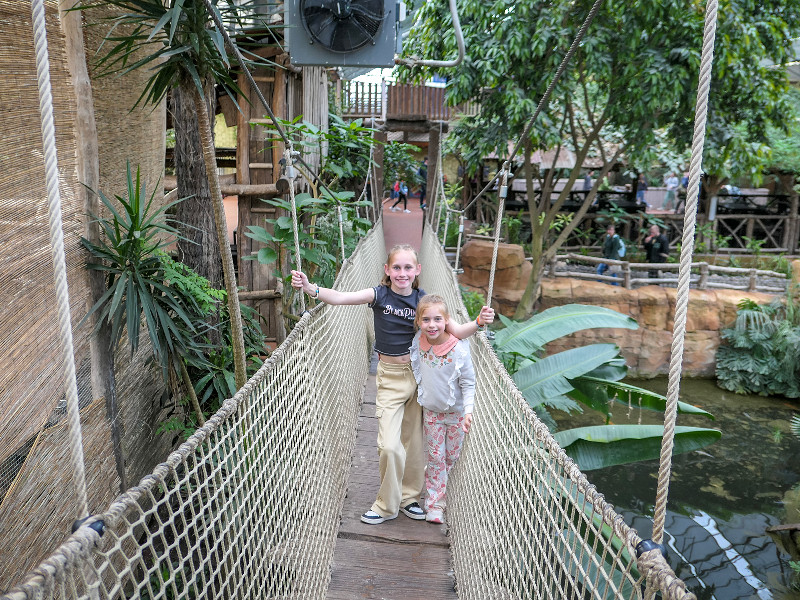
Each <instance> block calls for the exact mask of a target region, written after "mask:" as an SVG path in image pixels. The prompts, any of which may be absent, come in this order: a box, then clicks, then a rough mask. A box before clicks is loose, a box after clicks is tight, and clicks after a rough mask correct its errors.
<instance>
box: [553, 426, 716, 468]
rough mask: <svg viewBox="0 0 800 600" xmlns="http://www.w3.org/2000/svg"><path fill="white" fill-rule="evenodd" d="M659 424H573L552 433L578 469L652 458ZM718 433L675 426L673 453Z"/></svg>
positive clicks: (657, 453) (657, 444)
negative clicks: (588, 425)
mask: <svg viewBox="0 0 800 600" xmlns="http://www.w3.org/2000/svg"><path fill="white" fill-rule="evenodd" d="M663 435H664V427H663V426H661V425H599V426H594V427H576V428H574V429H569V430H567V431H559V432H558V433H555V434H554V437H555V438H556V441H557V442H558V444H559V445H560V446H561V447H562V448H563V449H564V451H565V452H566V453H567V454H569V456H570V457H571V458H572V459H573V460H574V461H575V462H576V463H578V465H580V468H581V470H582V471H591V470H593V469H602V468H605V467H611V466H614V465H624V464H627V463H630V462H638V461H641V460H656V459H658V458H659V456H660V453H661V439H662V437H663ZM720 437H722V433H721V432H720V431H717V430H716V429H706V428H702V427H683V426H677V427H675V449H674V453H675V454H682V453H684V452H692V451H694V450H699V449H700V448H704V447H706V446H709V445H711V444H713V443H714V442H716V441H717V440H718V439H719V438H720Z"/></svg>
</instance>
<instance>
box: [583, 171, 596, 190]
mask: <svg viewBox="0 0 800 600" xmlns="http://www.w3.org/2000/svg"><path fill="white" fill-rule="evenodd" d="M592 177H594V171H589V172H588V173H587V174H586V176H585V177H584V178H583V191H584V192H588V191H589V190H591V189H592Z"/></svg>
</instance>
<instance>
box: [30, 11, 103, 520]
mask: <svg viewBox="0 0 800 600" xmlns="http://www.w3.org/2000/svg"><path fill="white" fill-rule="evenodd" d="M31 11H32V15H33V36H34V43H35V46H36V75H37V82H38V86H39V112H40V113H41V117H42V118H41V124H42V142H43V149H44V161H45V178H46V182H47V214H48V218H49V223H50V252H51V254H52V257H53V275H54V277H55V285H56V310H57V313H58V324H59V336H60V340H61V354H62V361H63V370H64V388H65V392H66V399H67V419H68V426H69V454H70V462H71V463H72V481H73V483H74V485H75V491H76V493H77V496H78V515H77V517H78V518H83V517H85V516H87V515H88V514H89V505H88V501H87V496H86V472H85V467H84V463H83V436H82V434H81V418H80V405H79V400H78V384H77V380H76V379H75V356H74V349H73V344H72V318H71V315H70V308H69V290H68V288H67V266H66V258H65V253H64V232H63V229H62V227H63V226H62V219H61V194H60V192H59V189H58V156H57V152H56V137H55V123H54V119H53V93H52V88H51V87H50V60H49V58H48V53H47V31H46V23H45V14H44V0H32V1H31Z"/></svg>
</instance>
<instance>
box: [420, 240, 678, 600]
mask: <svg viewBox="0 0 800 600" xmlns="http://www.w3.org/2000/svg"><path fill="white" fill-rule="evenodd" d="M420 262H421V263H422V264H423V269H422V275H421V278H422V280H421V285H422V287H423V288H424V289H425V290H426V291H428V292H435V293H437V294H440V295H442V296H443V297H444V298H445V300H446V301H447V302H448V304H449V305H450V306H451V309H452V310H453V311H454V312H455V313H460V316H461V317H462V318H460V319H459V320H463V319H465V318H468V317H467V316H466V311H465V310H464V305H463V303H462V301H461V297H460V294H459V291H458V290H459V288H458V282H457V281H456V279H455V276H454V274H453V270H452V268H451V267H450V265H449V264H448V262H447V259H446V258H445V255H444V253H443V251H442V249H441V247H440V245H439V242H438V240H437V239H436V237H435V234H434V232H433V229H432V228H431V227H426V228H425V233H424V235H423V241H422V251H421V255H420ZM454 316H456V315H454ZM457 318H458V317H457ZM472 359H473V363H474V366H475V372H476V377H477V388H476V399H475V413H474V414H475V421H474V423H473V426H472V429H471V430H470V433H469V435H468V436H467V439H466V442H465V446H464V451H463V452H462V454H461V457H460V458H459V461H458V463H456V466H455V468H454V471H453V477H452V479H451V482H450V491H449V492H448V525H449V527H450V536H451V546H452V552H453V562H454V567H455V574H456V585H457V591H458V596H459V598H461V600H472V599H487V600H490V599H491V600H504V599H508V600H511V599H512V598H537V599H553V600H561V599H563V598H581V599H582V600H583V599H588V598H591V599H593V600H599V599H611V598H626V599H627V598H631V599H633V598H642V597H644V594H645V591H644V589H645V583H648V584H649V587H650V589H651V590H661V594H662V598H664V599H665V600H676V599H686V600H688V599H690V598H694V595H693V594H691V593H690V592H688V591H687V590H686V587H685V585H684V583H683V582H682V581H681V580H679V579H678V578H677V577H676V576H675V574H674V572H673V571H672V569H671V568H670V567H669V565H668V564H667V563H666V561H665V560H664V559H663V557H662V556H661V555H660V554H659V553H658V552H646V553H644V554H643V555H642V557H641V558H639V559H638V560H637V559H636V550H635V549H636V546H637V545H638V544H639V543H640V542H641V541H642V540H641V538H640V537H639V535H638V534H637V533H636V531H635V530H633V529H632V528H630V527H629V526H628V525H627V524H626V523H625V522H624V521H623V519H622V517H621V516H619V515H618V514H616V512H615V511H614V510H613V507H612V506H611V505H609V504H608V503H607V502H606V501H605V500H604V499H603V496H602V495H601V494H600V493H598V492H597V491H596V489H595V488H594V486H592V485H591V484H590V483H589V482H588V480H587V479H586V477H585V476H584V475H583V474H582V473H581V471H580V470H579V469H578V467H577V466H576V465H575V463H574V462H573V461H572V459H570V458H569V457H568V456H567V455H566V453H565V452H564V451H563V450H562V449H561V448H560V447H559V446H558V444H557V443H556V442H555V440H554V439H553V437H552V436H551V435H550V432H549V431H548V429H547V427H546V426H545V425H544V424H543V423H541V422H540V421H539V419H538V418H537V417H536V416H535V414H534V412H533V411H532V410H531V409H530V408H529V407H528V405H527V403H526V402H525V400H524V398H523V397H522V395H521V394H520V392H519V391H518V390H517V389H516V387H515V385H514V383H513V381H512V380H511V378H510V377H509V375H508V373H507V372H506V371H505V369H504V368H503V366H502V365H501V363H500V362H499V361H498V359H497V357H496V355H495V354H494V351H493V350H492V348H491V346H490V345H489V342H488V341H487V339H486V336H485V335H484V334H480V333H479V334H478V335H476V336H474V337H473V338H472Z"/></svg>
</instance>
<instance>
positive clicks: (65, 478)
mask: <svg viewBox="0 0 800 600" xmlns="http://www.w3.org/2000/svg"><path fill="white" fill-rule="evenodd" d="M46 16H47V28H48V31H47V41H48V45H49V58H50V78H51V83H52V90H53V94H54V113H55V132H56V141H57V148H58V160H59V179H60V194H61V207H62V217H63V231H64V243H65V252H66V264H67V280H68V283H69V288H70V305H71V311H72V324H73V338H74V340H73V342H74V351H75V362H76V366H77V369H78V393H79V398H80V405H81V417H82V421H83V441H84V451H85V463H86V468H87V478H88V482H87V483H88V485H89V502H90V505H89V509H90V511H97V510H99V509H102V508H103V507H105V506H106V505H107V504H108V502H109V501H110V500H112V499H113V498H114V496H115V495H116V494H117V493H118V492H119V479H118V477H117V472H116V467H115V461H114V453H113V451H112V448H111V444H110V427H109V422H108V419H107V414H106V409H105V401H104V400H105V399H103V398H97V399H93V398H92V390H91V383H90V382H91V373H90V360H89V343H88V342H89V336H90V331H89V328H88V327H87V326H85V325H83V326H80V327H79V322H80V320H81V319H82V318H83V316H84V315H85V314H86V313H87V311H88V308H89V294H88V285H87V275H86V269H85V266H84V265H85V254H84V252H83V251H82V249H81V246H80V237H81V236H82V235H83V234H84V231H85V226H86V221H87V217H86V213H85V209H84V207H83V205H82V204H81V203H79V201H78V197H79V194H78V192H77V190H78V189H79V186H80V183H79V182H78V177H77V171H76V152H77V144H76V139H75V120H74V117H75V115H74V107H75V96H74V91H73V86H72V82H71V78H70V76H69V73H68V69H67V65H66V56H65V46H64V38H63V35H62V32H61V28H60V22H59V18H58V2H56V1H55V0H47V2H46ZM89 29H90V28H87V29H86V31H89ZM97 43H99V39H95V45H94V47H96V45H97ZM92 55H93V50H92V49H90V50H89V56H92ZM0 72H2V73H3V74H4V78H3V86H2V88H0V125H2V130H3V134H4V135H3V136H2V138H1V139H0V243H2V244H3V251H2V252H0V307H2V308H0V310H2V315H0V365H2V371H1V372H0V590H2V589H7V588H9V587H11V586H12V585H13V584H14V583H16V582H17V581H18V580H19V578H20V577H21V576H22V575H23V574H24V572H25V570H27V569H29V568H30V567H32V566H33V565H35V564H36V563H37V562H38V561H40V560H41V559H42V558H44V557H46V556H47V555H48V554H50V553H51V552H52V551H53V550H54V549H55V547H56V546H57V545H58V544H59V543H61V542H62V541H63V540H64V539H66V537H67V536H68V534H69V529H70V525H71V523H72V521H73V520H74V519H75V518H76V516H77V508H76V505H75V500H74V499H75V490H74V489H73V488H72V480H71V476H72V474H71V470H70V469H69V467H68V462H66V463H65V457H66V456H68V455H69V450H68V442H67V430H66V422H65V418H64V417H65V410H64V392H63V390H64V382H63V375H62V365H61V349H60V342H59V335H58V320H57V315H56V310H55V299H54V298H55V290H54V283H53V281H54V280H53V268H52V259H51V256H50V247H49V230H48V216H47V191H46V182H45V175H44V162H43V153H42V139H41V117H40V114H39V108H38V107H39V101H38V93H37V84H36V66H35V59H34V48H33V32H32V25H31V5H30V3H26V2H18V1H17V0H0ZM141 85H142V83H141V80H139V81H138V82H132V81H130V80H128V81H125V80H124V79H117V80H116V82H115V81H114V80H113V79H111V78H109V79H107V80H104V81H103V82H102V83H101V84H100V87H105V91H104V92H102V93H99V96H100V101H99V102H98V105H99V106H100V113H101V114H100V115H99V116H98V121H99V122H100V123H99V124H100V125H101V126H100V127H99V135H100V137H101V141H100V157H101V166H100V168H101V176H102V180H101V189H103V190H104V191H105V192H106V194H107V195H108V196H113V195H114V194H115V193H121V192H122V190H121V189H120V184H121V182H122V181H123V180H124V163H125V158H128V157H130V158H131V161H132V163H133V164H136V163H137V162H138V163H140V164H142V165H143V173H144V177H145V179H146V180H148V181H152V184H153V185H155V184H156V182H157V180H158V178H159V176H160V174H161V172H162V170H163V137H164V132H163V110H161V111H160V112H159V110H156V111H155V112H154V111H152V109H150V108H148V109H146V110H145V111H140V114H138V115H137V114H133V115H132V114H129V113H128V112H127V109H128V106H127V105H126V103H127V101H128V100H129V99H130V97H131V95H133V98H134V99H135V98H136V97H138V92H135V91H134V90H133V88H136V87H137V86H138V88H139V89H141ZM104 107H105V108H104ZM120 165H121V166H120ZM142 353H143V354H140V356H138V357H137V358H136V359H135V360H134V361H132V362H130V363H129V361H130V357H129V353H128V352H126V351H123V352H121V353H120V354H119V357H120V358H119V360H118V365H119V366H120V370H119V372H118V395H119V397H120V399H121V405H122V406H123V414H122V419H123V421H124V423H123V430H124V432H125V434H126V436H127V437H126V438H125V440H124V443H125V445H126V447H127V451H126V455H127V457H128V458H129V464H128V470H129V473H130V474H131V475H132V476H133V477H134V478H138V477H139V476H140V475H142V474H144V473H146V472H149V471H150V470H151V469H152V466H153V465H154V464H155V463H156V462H158V461H160V460H163V458H164V456H166V449H167V446H168V445H169V442H170V440H166V443H159V441H158V440H157V439H156V437H155V436H154V435H153V433H152V432H153V431H155V429H156V427H157V425H158V419H157V418H153V417H154V414H155V413H156V412H158V411H159V410H160V409H161V407H162V405H163V404H164V402H163V399H162V394H161V390H162V386H161V385H160V382H159V377H158V374H155V375H156V376H155V377H153V376H152V375H153V374H152V373H151V372H150V371H149V370H148V372H147V374H145V375H142V368H143V367H144V365H145V363H146V359H147V357H146V356H145V354H146V350H145V349H143V350H142ZM128 363H129V364H130V366H126V364H128ZM147 369H150V368H149V367H147ZM153 382H157V385H153ZM143 449H147V450H148V452H143ZM145 463H146V464H145Z"/></svg>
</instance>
